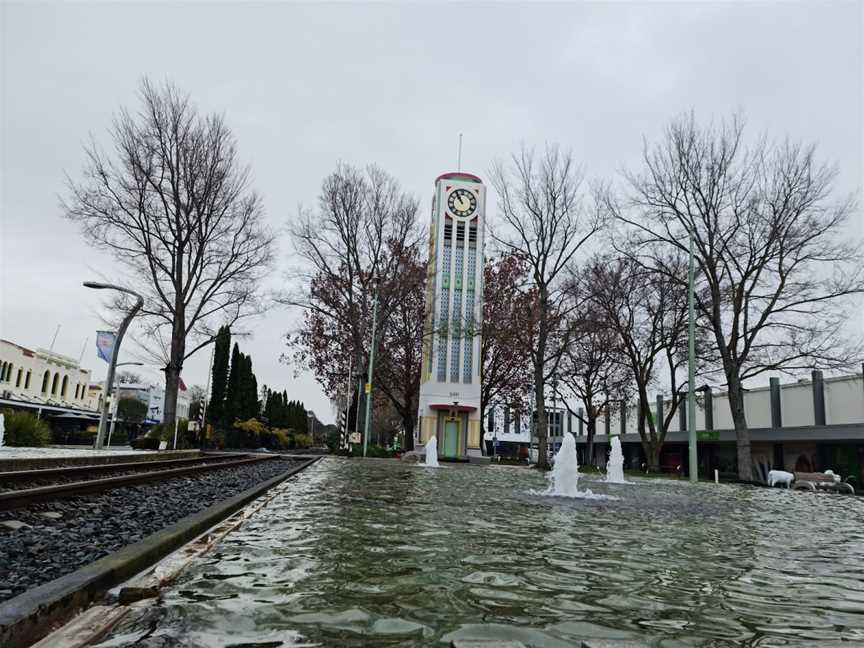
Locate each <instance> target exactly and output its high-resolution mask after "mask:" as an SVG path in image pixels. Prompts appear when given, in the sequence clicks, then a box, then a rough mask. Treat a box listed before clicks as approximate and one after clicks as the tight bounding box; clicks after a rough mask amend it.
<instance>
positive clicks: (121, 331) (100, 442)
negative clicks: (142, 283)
mask: <svg viewBox="0 0 864 648" xmlns="http://www.w3.org/2000/svg"><path fill="white" fill-rule="evenodd" d="M84 287H85V288H92V289H94V290H116V291H118V292H122V293H126V294H127V295H132V296H133V297H135V304H134V305H133V306H132V308H131V309H130V311H129V312H128V313H127V314H126V317H124V318H123V321H122V322H121V323H120V327H119V328H118V329H117V335H116V337H115V338H114V349H113V350H112V351H111V362H109V363H108V375H107V376H106V377H105V388H104V391H105V395H106V397H105V398H103V399H102V412H101V414H100V415H99V431H98V432H97V433H96V443H95V445H94V447H95V448H96V450H101V449H102V448H103V447H104V440H105V427H106V424H107V422H108V398H107V396H108V394H110V393H111V385H113V384H114V370H115V368H116V367H117V356H119V355H120V343H121V342H122V341H123V336H124V335H125V333H126V329H127V328H129V323H130V322H131V321H132V318H133V317H135V314H136V313H137V312H138V311H139V310H141V307H142V306H143V305H144V298H143V297H142V296H141V295H139V294H138V293H136V292H135V291H133V290H129V289H128V288H123V287H122V286H115V285H114V284H105V283H98V282H96V281H85V282H84Z"/></svg>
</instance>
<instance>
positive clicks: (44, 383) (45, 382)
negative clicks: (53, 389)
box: [42, 371, 51, 394]
mask: <svg viewBox="0 0 864 648" xmlns="http://www.w3.org/2000/svg"><path fill="white" fill-rule="evenodd" d="M50 377H51V372H50V371H46V372H45V374H44V375H43V376H42V393H43V394H47V393H48V379H49V378H50Z"/></svg>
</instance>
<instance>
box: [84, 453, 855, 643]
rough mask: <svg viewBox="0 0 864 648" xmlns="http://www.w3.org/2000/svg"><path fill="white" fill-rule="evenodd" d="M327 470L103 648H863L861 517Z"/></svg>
mask: <svg viewBox="0 0 864 648" xmlns="http://www.w3.org/2000/svg"><path fill="white" fill-rule="evenodd" d="M635 481H637V483H636V484H629V485H615V484H605V483H603V482H599V481H597V482H588V481H587V480H586V482H585V483H584V484H582V486H583V487H590V488H591V489H592V490H593V491H594V492H599V493H607V494H613V495H616V496H618V497H619V498H620V499H619V500H615V501H610V500H585V499H580V500H569V499H565V498H550V497H541V496H537V495H533V494H530V493H531V491H537V490H541V489H542V488H544V486H545V481H544V479H543V477H542V476H541V475H539V474H538V473H536V472H535V471H531V470H528V469H524V468H511V467H497V466H491V467H480V466H468V465H452V464H449V465H445V466H444V467H442V468H441V469H439V470H426V469H423V468H419V467H416V466H410V465H403V464H400V463H399V462H395V461H390V460H357V459H355V460H350V461H349V460H344V459H337V458H325V459H324V460H322V461H320V462H318V463H317V464H315V465H314V466H312V467H311V468H310V469H307V470H306V471H305V472H303V473H301V474H300V475H299V476H298V477H297V478H295V480H294V484H293V486H292V488H290V489H288V490H287V491H286V493H285V495H282V496H279V497H278V498H277V499H275V500H274V501H273V502H272V503H271V504H270V505H269V506H268V507H266V508H265V509H264V510H262V511H260V512H258V513H257V514H256V515H255V516H254V517H253V518H252V519H250V520H249V521H248V522H247V523H246V524H244V526H243V527H242V528H241V529H239V530H238V531H235V532H234V533H232V534H231V535H229V536H228V537H227V538H226V539H225V540H224V541H223V542H222V543H221V544H219V545H218V546H217V547H216V549H215V550H214V551H213V552H212V553H210V554H207V555H206V556H205V557H204V558H202V559H200V560H199V561H198V562H197V563H195V564H193V566H191V567H190V568H189V569H188V570H187V571H186V572H184V574H183V575H182V576H181V578H180V579H179V580H178V582H177V583H176V584H175V585H174V586H172V587H170V588H168V589H167V590H166V591H165V594H164V597H163V600H162V601H161V603H160V604H159V605H157V606H154V607H151V608H149V609H147V610H146V611H141V612H136V613H135V614H132V615H130V617H129V618H128V619H127V620H126V621H124V622H123V623H122V624H121V625H120V626H118V627H117V628H116V629H115V630H114V631H113V633H112V634H111V635H110V636H109V637H107V638H106V639H105V640H104V641H103V642H102V643H100V644H99V646H102V647H103V648H107V647H109V646H110V647H120V646H136V647H156V646H159V647H162V646H196V647H198V646H201V647H205V646H206V647H207V648H227V647H229V646H230V647H236V648H239V647H241V646H243V647H247V648H251V647H257V648H265V647H267V648H277V647H281V646H346V647H354V646H446V645H447V644H448V642H449V641H450V640H452V639H454V638H464V639H516V640H521V641H522V642H524V643H525V644H526V645H528V646H537V647H540V646H543V647H556V648H558V647H565V646H573V645H578V642H579V641H580V640H589V641H590V640H591V639H600V638H602V639H607V640H622V641H623V640H630V641H634V640H638V641H643V642H645V645H649V646H662V647H664V648H673V647H679V646H706V647H707V646H710V647H726V646H729V647H732V646H760V647H767V646H819V647H822V646H833V645H837V646H839V645H843V646H849V645H864V529H862V523H861V520H860V518H861V514H862V503H861V502H860V501H859V500H858V499H857V498H851V497H844V496H839V495H830V494H809V493H802V492H791V491H786V490H782V489H773V490H769V489H763V488H745V487H740V486H724V485H719V486H717V485H714V484H698V485H692V484H689V483H686V482H674V481H669V480H649V479H636V480H635Z"/></svg>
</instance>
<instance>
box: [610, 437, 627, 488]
mask: <svg viewBox="0 0 864 648" xmlns="http://www.w3.org/2000/svg"><path fill="white" fill-rule="evenodd" d="M606 481H607V482H608V483H610V484H626V483H627V480H626V479H624V453H623V452H622V451H621V439H619V438H618V437H617V436H616V437H612V450H610V451H609V460H608V461H607V462H606Z"/></svg>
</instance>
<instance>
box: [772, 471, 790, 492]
mask: <svg viewBox="0 0 864 648" xmlns="http://www.w3.org/2000/svg"><path fill="white" fill-rule="evenodd" d="M794 479H795V475H793V474H792V473H790V472H786V471H785V470H770V471H769V472H768V485H769V486H774V484H786V488H789V487H790V486H791V485H792V481H793V480H794Z"/></svg>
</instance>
